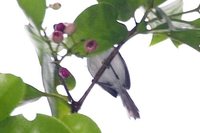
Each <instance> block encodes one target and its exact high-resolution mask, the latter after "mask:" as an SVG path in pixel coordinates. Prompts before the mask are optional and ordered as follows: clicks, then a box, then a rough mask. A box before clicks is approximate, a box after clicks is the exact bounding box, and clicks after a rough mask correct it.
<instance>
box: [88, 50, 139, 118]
mask: <svg viewBox="0 0 200 133" xmlns="http://www.w3.org/2000/svg"><path fill="white" fill-rule="evenodd" d="M113 49H114V48H110V49H108V50H106V51H104V52H102V53H100V54H97V55H93V56H91V57H87V67H88V71H89V73H90V74H91V76H92V77H95V75H96V73H97V72H98V70H99V69H100V68H101V66H102V65H103V63H104V61H105V60H106V59H107V57H108V56H109V55H110V54H111V52H112V51H113ZM97 84H98V85H100V86H101V87H102V88H103V89H104V90H105V91H107V92H108V93H110V94H111V95H112V96H113V97H117V96H118V95H119V96H120V97H121V100H122V103H123V105H124V106H125V108H126V109H127V111H128V114H129V117H133V118H134V119H138V118H140V114H139V110H138V108H137V106H136V105H135V103H134V102H133V100H132V99H131V97H130V95H129V94H128V92H127V90H128V89H130V84H131V83H130V76H129V71H128V68H127V65H126V63H125V60H124V59H123V57H122V56H121V54H120V53H119V52H118V53H117V54H116V55H115V57H114V58H113V59H112V61H111V62H110V63H109V64H108V65H107V66H106V69H105V71H104V72H103V73H102V75H101V77H100V78H99V80H98V81H97Z"/></svg>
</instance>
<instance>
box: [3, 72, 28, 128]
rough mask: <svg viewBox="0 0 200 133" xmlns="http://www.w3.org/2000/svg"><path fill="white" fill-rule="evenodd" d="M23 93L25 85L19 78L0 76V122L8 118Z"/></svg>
mask: <svg viewBox="0 0 200 133" xmlns="http://www.w3.org/2000/svg"><path fill="white" fill-rule="evenodd" d="M24 92H25V85H24V83H23V81H22V79H21V78H19V77H16V76H14V75H12V74H0V121H1V120H3V119H5V118H6V117H8V116H9V114H10V113H11V111H12V110H13V109H14V108H15V107H16V106H17V105H18V103H19V102H20V101H21V99H22V98H23V96H24ZM0 131H1V130H0Z"/></svg>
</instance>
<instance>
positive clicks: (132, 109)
mask: <svg viewBox="0 0 200 133" xmlns="http://www.w3.org/2000/svg"><path fill="white" fill-rule="evenodd" d="M119 95H120V97H121V99H122V103H123V105H124V106H125V107H126V109H127V111H128V114H129V116H130V117H134V118H135V119H137V118H140V114H139V110H138V108H137V107H136V105H135V103H134V102H133V100H132V99H131V97H130V95H129V94H128V92H127V91H126V90H125V89H121V90H120V92H119Z"/></svg>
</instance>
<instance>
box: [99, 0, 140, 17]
mask: <svg viewBox="0 0 200 133" xmlns="http://www.w3.org/2000/svg"><path fill="white" fill-rule="evenodd" d="M97 1H98V2H99V3H108V4H110V5H112V6H113V7H115V9H116V10H117V12H118V19H119V20H122V21H127V20H128V19H130V18H131V17H132V16H133V14H134V12H135V10H136V9H137V8H138V7H139V6H141V3H142V2H141V0H97ZM142 1H143V0H142Z"/></svg>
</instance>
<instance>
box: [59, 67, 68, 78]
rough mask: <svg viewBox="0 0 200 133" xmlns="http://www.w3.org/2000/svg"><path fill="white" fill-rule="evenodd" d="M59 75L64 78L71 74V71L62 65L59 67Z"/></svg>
mask: <svg viewBox="0 0 200 133" xmlns="http://www.w3.org/2000/svg"><path fill="white" fill-rule="evenodd" d="M59 75H60V76H61V77H62V78H68V77H69V76H70V72H69V71H68V70H67V69H66V68H64V67H60V68H59Z"/></svg>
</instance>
